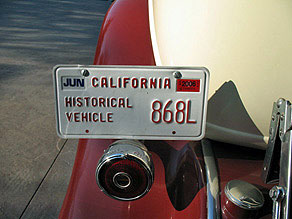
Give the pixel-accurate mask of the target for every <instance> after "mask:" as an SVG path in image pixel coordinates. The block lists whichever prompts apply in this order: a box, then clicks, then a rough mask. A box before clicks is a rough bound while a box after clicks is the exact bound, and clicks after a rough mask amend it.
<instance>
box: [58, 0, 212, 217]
mask: <svg viewBox="0 0 292 219" xmlns="http://www.w3.org/2000/svg"><path fill="white" fill-rule="evenodd" d="M148 20H149V19H148V2H147V0H117V1H115V2H114V4H113V5H112V6H111V7H110V9H109V11H108V13H107V15H106V17H105V20H104V23H103V26H102V29H101V32H100V36H99V41H98V45H97V49H96V55H95V59H94V64H95V65H155V60H154V56H153V51H152V44H151V37H150V31H149V21H148ZM112 142H113V140H97V139H81V140H80V141H79V145H78V150H77V154H76V158H75V163H74V167H73V172H72V176H71V180H70V184H69V187H68V191H67V194H66V197H65V200H64V203H63V206H62V209H61V212H60V215H59V218H78V219H80V218H115V219H117V218H147V219H148V218H160V219H163V218H184V219H186V218H206V214H207V213H206V191H205V187H203V188H202V189H200V190H199V192H198V193H197V195H196V196H195V198H194V199H193V200H192V202H191V203H190V204H189V206H188V207H187V208H185V209H184V210H181V211H177V210H176V209H175V208H174V207H173V205H172V203H171V201H170V198H169V196H168V193H167V189H166V184H165V168H164V166H163V163H162V161H161V159H160V158H159V156H158V155H157V154H155V153H153V152H151V153H152V157H153V162H154V166H155V179H154V183H153V185H152V188H151V190H150V192H149V193H148V194H147V195H145V196H144V197H143V198H141V199H138V200H136V201H131V202H125V201H117V200H114V199H112V198H109V197H108V196H106V195H105V194H104V193H103V192H101V191H100V189H99V187H98V186H97V184H96V180H95V170H96V166H97V163H98V160H99V159H100V157H101V156H102V154H103V151H104V150H105V149H106V148H107V147H108V146H109V145H110V144H111V143H112ZM168 144H171V145H173V146H174V147H175V148H176V149H180V148H182V147H183V146H184V145H185V144H186V142H179V143H178V142H175V141H168Z"/></svg>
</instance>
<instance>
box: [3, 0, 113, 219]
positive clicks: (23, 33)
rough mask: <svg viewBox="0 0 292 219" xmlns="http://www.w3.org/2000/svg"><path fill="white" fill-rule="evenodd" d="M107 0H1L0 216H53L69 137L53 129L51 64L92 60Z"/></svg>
mask: <svg viewBox="0 0 292 219" xmlns="http://www.w3.org/2000/svg"><path fill="white" fill-rule="evenodd" d="M109 4H110V1H105V0H104V1H102V0H87V1H80V0H38V1H36V0H18V1H14V0H1V1H0V9H1V10H0V103H1V107H0V197H1V199H0V218H20V217H21V218H57V216H58V213H59V211H60V207H61V204H62V201H63V199H64V195H65V192H66V189H67V185H68V182H69V178H70V174H71V169H72V165H73V161H74V155H75V152H76V144H77V141H76V140H68V141H66V140H61V139H59V138H58V137H57V135H56V129H55V117H54V116H55V114H54V106H55V105H54V104H55V103H54V93H53V86H52V68H53V66H55V65H56V64H65V63H66V64H71V63H72V64H73V63H74V64H92V61H93V56H94V52H95V45H96V43H97V36H98V30H99V29H100V26H101V24H102V20H103V17H104V15H105V12H106V11H107V9H108V7H109Z"/></svg>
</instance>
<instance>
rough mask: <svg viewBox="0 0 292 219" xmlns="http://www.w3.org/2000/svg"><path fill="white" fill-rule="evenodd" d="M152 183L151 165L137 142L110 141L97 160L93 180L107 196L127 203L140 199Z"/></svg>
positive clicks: (152, 170) (143, 148)
mask: <svg viewBox="0 0 292 219" xmlns="http://www.w3.org/2000/svg"><path fill="white" fill-rule="evenodd" d="M153 180H154V166H153V162H152V159H151V155H150V154H149V153H148V151H147V148H146V147H145V146H144V145H143V144H142V143H141V142H139V141H134V140H119V141H116V142H114V143H113V144H111V145H110V146H109V148H108V149H107V150H106V151H105V153H104V154H103V156H102V157H101V158H100V160H99V162H98V165H97V168H96V181H97V184H98V186H99V187H100V189H101V190H102V191H103V192H104V193H105V194H107V195H108V196H110V197H112V198H115V199H118V200H123V201H131V200H135V199H138V198H141V197H142V196H144V195H145V194H146V193H147V192H148V191H149V190H150V188H151V186H152V183H153Z"/></svg>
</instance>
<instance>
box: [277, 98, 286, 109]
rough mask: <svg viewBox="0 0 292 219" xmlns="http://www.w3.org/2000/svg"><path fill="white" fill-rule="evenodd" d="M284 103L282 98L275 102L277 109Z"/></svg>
mask: <svg viewBox="0 0 292 219" xmlns="http://www.w3.org/2000/svg"><path fill="white" fill-rule="evenodd" d="M284 102H285V99H284V98H280V99H279V100H278V101H277V107H278V108H280V106H281V105H282V104H283V103H284Z"/></svg>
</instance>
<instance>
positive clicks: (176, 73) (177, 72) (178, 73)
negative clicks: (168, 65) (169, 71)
mask: <svg viewBox="0 0 292 219" xmlns="http://www.w3.org/2000/svg"><path fill="white" fill-rule="evenodd" d="M173 76H174V77H175V78H181V77H182V74H181V73H180V72H179V71H175V72H174V73H173Z"/></svg>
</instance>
